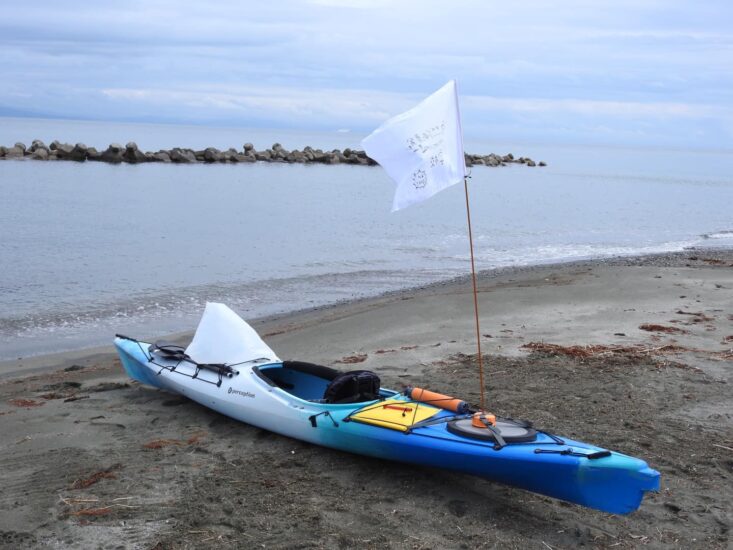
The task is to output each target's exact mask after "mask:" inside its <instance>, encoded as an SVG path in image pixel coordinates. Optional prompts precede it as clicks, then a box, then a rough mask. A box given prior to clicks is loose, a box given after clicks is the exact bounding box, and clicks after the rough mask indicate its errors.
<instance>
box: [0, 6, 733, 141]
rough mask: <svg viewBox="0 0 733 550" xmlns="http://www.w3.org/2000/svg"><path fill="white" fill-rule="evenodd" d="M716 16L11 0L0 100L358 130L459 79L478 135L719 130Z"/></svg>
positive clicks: (714, 133)
mask: <svg viewBox="0 0 733 550" xmlns="http://www.w3.org/2000/svg"><path fill="white" fill-rule="evenodd" d="M731 15H733V6H731V5H730V4H729V3H728V2H723V1H721V0H710V1H709V2H705V3H703V4H700V3H696V2H693V1H692V0H687V1H685V0H679V1H676V2H671V3H670V2H667V1H662V0H648V1H644V2H638V1H631V0H616V1H615V2H611V1H605V0H604V1H601V0H599V1H598V2H592V3H590V2H587V1H582V0H568V1H567V2H563V3H560V4H556V5H552V6H550V5H548V4H547V3H546V2H544V1H542V0H527V1H525V2H521V3H489V2H481V3H479V2H468V1H465V0H457V1H455V2H450V3H446V2H439V1H437V0H436V1H434V0H427V1H417V0H406V1H402V2H396V1H393V2H390V1H379V2H374V1H371V2H367V1H366V0H311V1H296V0H283V1H282V2H278V3H243V2H238V1H235V0H222V1H221V2H217V3H216V4H215V5H211V4H205V3H200V2H185V1H180V0H176V1H173V0H148V1H143V0H128V1H127V2H125V3H124V4H119V3H111V2H100V3H97V4H95V9H93V10H87V9H84V10H83V13H82V11H81V8H78V7H75V6H74V5H72V6H68V5H44V6H35V5H32V6H21V5H9V6H6V7H5V8H4V12H3V18H2V19H0V66H2V67H3V79H2V81H0V106H2V105H4V106H6V107H12V108H14V109H23V110H30V111H34V112H46V113H49V114H53V115H55V116H67V117H81V118H86V117H92V118H105V117H116V118H124V119H126V120H135V119H141V120H154V119H156V117H157V118H160V119H165V120H167V121H170V120H180V121H181V122H192V121H193V122H201V123H203V122H209V123H219V122H221V121H227V122H228V123H231V124H244V125H246V124H249V123H257V124H261V125H267V124H268V123H273V124H274V123H277V124H291V125H293V126H297V127H312V126H317V127H319V128H324V127H349V128H356V127H362V128H367V127H368V126H369V125H371V124H373V123H375V122H378V121H379V120H383V118H385V117H386V116H388V115H389V114H394V113H395V112H398V111H399V110H400V109H403V108H407V107H409V106H410V105H411V102H414V101H416V100H418V99H420V98H421V97H424V96H425V95H427V94H428V93H430V92H431V91H432V90H434V89H437V88H438V87H439V86H440V85H441V84H442V83H443V82H445V81H446V80H447V79H449V78H457V79H458V81H459V84H460V90H461V95H462V98H463V101H464V105H465V106H464V117H466V118H470V120H469V121H468V123H467V124H466V126H465V127H466V129H467V130H469V129H472V131H476V132H479V133H482V134H484V133H486V132H491V131H494V130H493V129H497V128H501V131H504V132H507V133H511V134H512V135H517V134H518V133H520V134H521V133H522V132H524V137H525V138H526V139H538V140H542V139H546V138H548V137H549V136H555V135H558V132H560V133H562V135H564V136H573V137H571V138H570V137H569V139H575V140H582V139H585V137H588V138H591V137H593V138H595V137H597V136H598V135H599V134H600V132H599V131H598V130H596V129H598V128H601V129H603V132H602V134H603V135H604V136H605V138H606V139H609V140H611V141H613V139H614V138H613V136H614V132H616V135H617V138H618V140H627V139H629V135H632V136H637V138H634V139H640V140H650V141H653V140H656V139H660V136H661V138H664V139H671V138H670V137H669V136H668V134H669V133H670V130H669V127H668V126H667V123H668V121H670V120H673V121H678V122H680V123H681V121H684V124H685V125H686V126H685V131H684V132H680V133H679V135H678V136H677V137H676V138H675V139H677V140H678V141H679V142H680V143H684V142H685V140H688V139H689V140H694V141H695V143H696V144H700V143H704V142H705V141H706V140H708V141H710V142H711V143H713V142H715V144H716V145H719V142H720V140H721V139H722V140H723V141H725V140H727V141H728V142H730V141H731V139H732V138H733V135H732V134H731V131H730V128H731V127H732V124H731V112H730V105H732V104H733V102H732V101H731V100H732V99H733V97H732V94H731V90H732V89H733V58H731V55H730V52H731V49H732V48H733V30H731V28H730V26H729V25H728V24H727V23H726V21H729V20H730V18H731ZM497 121H500V122H499V123H497ZM539 121H541V122H542V124H539V123H538V122H539ZM622 123H623V124H626V125H628V128H629V129H630V130H631V131H630V132H629V131H626V130H625V129H624V128H623V127H622V126H621V124H622ZM655 125H656V126H655ZM642 127H643V128H644V129H645V132H644V134H643V136H642V137H639V136H641V134H640V133H639V132H637V131H635V129H638V128H642ZM649 128H651V130H650V129H649ZM654 128H657V130H656V131H655V130H654ZM694 136H702V137H694Z"/></svg>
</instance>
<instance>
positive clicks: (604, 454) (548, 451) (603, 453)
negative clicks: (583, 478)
mask: <svg viewBox="0 0 733 550" xmlns="http://www.w3.org/2000/svg"><path fill="white" fill-rule="evenodd" d="M534 454H536V455H538V454H556V455H566V456H577V457H579V458H587V459H588V460H595V459H598V458H606V457H607V456H611V451H596V452H595V453H588V454H585V453H579V452H577V451H575V450H574V449H572V448H569V449H563V450H561V451H556V450H553V449H535V450H534Z"/></svg>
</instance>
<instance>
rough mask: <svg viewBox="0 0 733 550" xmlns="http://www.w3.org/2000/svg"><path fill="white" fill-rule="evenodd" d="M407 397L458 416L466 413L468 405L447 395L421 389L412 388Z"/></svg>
mask: <svg viewBox="0 0 733 550" xmlns="http://www.w3.org/2000/svg"><path fill="white" fill-rule="evenodd" d="M409 397H410V399H412V400H414V401H419V402H420V403H427V404H429V405H433V406H435V407H440V408H441V409H446V410H449V411H453V412H456V413H459V414H463V413H465V412H467V411H468V403H466V402H465V401H461V400H460V399H456V398H455V397H451V396H449V395H443V394H442V393H436V392H434V391H430V390H424V389H422V388H412V390H410V394H409Z"/></svg>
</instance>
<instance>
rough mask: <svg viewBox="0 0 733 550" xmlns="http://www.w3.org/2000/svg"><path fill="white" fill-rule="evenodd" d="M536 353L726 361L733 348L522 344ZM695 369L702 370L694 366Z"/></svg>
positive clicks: (684, 366) (569, 355) (683, 366)
mask: <svg viewBox="0 0 733 550" xmlns="http://www.w3.org/2000/svg"><path fill="white" fill-rule="evenodd" d="M521 347H522V348H524V349H528V350H530V351H532V352H534V353H543V354H546V355H564V356H566V357H573V358H575V359H588V358H591V357H610V356H613V355H623V356H626V357H631V358H636V359H641V358H643V357H654V356H663V355H676V354H680V353H696V354H701V355H705V356H707V357H708V358H710V359H714V360H719V361H724V360H729V359H733V350H729V351H707V350H702V349H697V348H688V347H685V346H679V345H677V344H665V345H662V346H651V347H650V346H645V345H644V344H634V345H630V346H620V345H619V346H606V345H601V344H589V345H585V346H580V345H574V346H561V345H559V344H548V343H545V342H530V343H528V344H524V345H522V346H521ZM674 366H678V367H680V368H692V367H689V366H688V365H682V364H681V363H680V364H678V365H674ZM693 370H700V369H697V368H694V369H693Z"/></svg>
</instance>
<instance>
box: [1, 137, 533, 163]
mask: <svg viewBox="0 0 733 550" xmlns="http://www.w3.org/2000/svg"><path fill="white" fill-rule="evenodd" d="M0 159H29V160H45V161H49V160H70V161H75V162H85V161H96V162H106V163H109V164H121V163H127V164H142V163H146V162H163V163H175V164H195V163H208V164H213V163H248V162H258V161H259V162H283V163H291V164H311V163H318V164H356V165H361V166H374V165H376V164H377V162H376V161H375V160H374V159H372V158H370V157H369V156H368V155H367V154H366V153H365V152H364V151H360V150H357V149H349V148H346V149H344V150H343V151H342V150H340V149H332V150H330V151H324V150H321V149H314V148H313V147H310V146H306V147H304V148H303V149H302V150H299V149H293V150H288V149H285V147H283V146H282V145H280V144H279V143H275V144H273V145H272V147H270V148H268V149H264V150H261V151H258V150H256V149H255V147H254V145H252V144H251V143H245V144H244V146H243V147H242V149H241V150H238V149H234V148H229V149H227V150H225V151H221V150H219V149H217V148H215V147H207V148H206V149H201V150H194V149H186V148H181V147H174V148H173V149H161V150H159V151H155V152H152V151H141V150H140V149H139V148H138V146H137V144H136V143H135V142H133V141H131V142H129V143H128V144H127V145H125V146H122V145H120V144H118V143H112V144H111V145H110V146H109V147H107V149H105V150H104V151H98V150H97V149H96V148H94V147H87V146H86V145H84V144H83V143H77V144H75V145H71V144H70V143H61V142H59V141H53V142H52V143H51V144H50V145H48V146H47V145H46V144H45V143H43V142H42V141H41V140H38V139H36V140H33V143H31V145H30V147H26V146H25V144H24V143H16V144H15V145H13V146H12V147H4V146H0ZM507 164H524V165H525V166H545V163H544V162H539V163H536V162H535V161H533V160H532V159H530V158H526V157H519V158H514V155H512V154H511V153H509V154H507V155H497V154H495V153H490V154H488V155H471V154H466V166H506V165H507Z"/></svg>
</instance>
